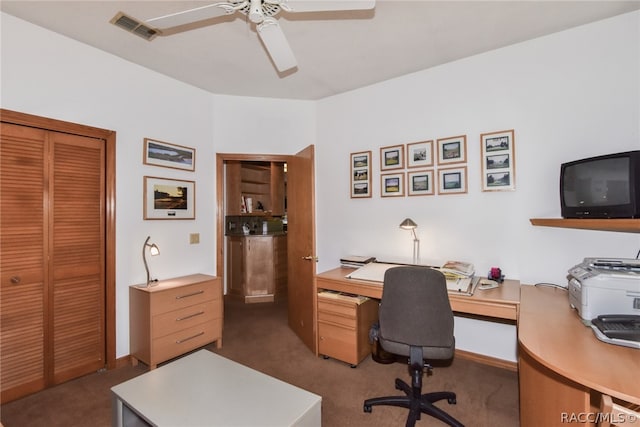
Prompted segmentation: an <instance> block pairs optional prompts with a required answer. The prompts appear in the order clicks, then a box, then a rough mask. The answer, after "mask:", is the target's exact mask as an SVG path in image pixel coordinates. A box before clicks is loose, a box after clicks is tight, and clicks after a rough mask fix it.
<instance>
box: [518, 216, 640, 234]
mask: <svg viewBox="0 0 640 427" xmlns="http://www.w3.org/2000/svg"><path fill="white" fill-rule="evenodd" d="M529 221H531V224H532V225H536V226H542V227H558V228H579V229H582V230H601V231H620V232H625V233H640V219H584V218H580V219H577V218H576V219H573V218H572V219H565V218H531V219H530V220H529Z"/></svg>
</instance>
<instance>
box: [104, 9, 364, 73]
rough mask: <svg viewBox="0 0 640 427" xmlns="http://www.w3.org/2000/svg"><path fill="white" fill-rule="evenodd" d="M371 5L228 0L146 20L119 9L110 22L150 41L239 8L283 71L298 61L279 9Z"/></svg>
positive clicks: (295, 10) (303, 10)
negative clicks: (280, 18)
mask: <svg viewBox="0 0 640 427" xmlns="http://www.w3.org/2000/svg"><path fill="white" fill-rule="evenodd" d="M374 6H375V0H228V1H222V2H217V3H211V4H207V5H205V6H201V7H196V8H193V9H187V10H183V11H180V12H176V13H171V14H168V15H164V16H159V17H156V18H151V19H146V20H138V19H136V18H133V17H131V16H128V15H126V14H124V13H123V12H119V13H118V14H116V16H114V17H113V18H112V19H111V21H110V22H111V23H112V24H114V25H116V26H118V27H120V28H123V29H125V30H127V31H129V32H131V33H134V34H136V35H138V36H140V37H143V38H145V39H147V40H149V41H151V40H153V39H154V38H155V37H156V36H168V35H171V34H176V33H177V32H180V31H178V29H179V28H180V27H183V26H187V25H188V24H193V23H195V22H200V21H204V20H206V19H211V18H215V17H218V16H222V15H232V14H234V13H237V12H239V13H241V14H244V15H246V16H247V17H248V18H249V20H250V21H251V22H253V23H254V24H256V30H257V32H258V36H259V37H260V39H261V40H262V43H263V44H264V47H265V49H266V50H267V53H268V54H269V56H270V57H271V59H272V60H273V63H274V65H275V67H276V68H277V70H278V71H280V72H282V71H286V70H289V69H291V68H295V67H296V66H297V62H296V58H295V56H294V54H293V51H292V50H291V47H290V46H289V42H288V41H287V39H286V37H285V35H284V33H283V31H282V29H281V28H280V25H279V24H278V21H277V19H276V18H275V16H276V15H277V14H278V13H280V12H281V11H283V12H287V13H295V12H328V11H341V10H364V9H373V7H374ZM183 28H186V27H183ZM186 29H189V28H186Z"/></svg>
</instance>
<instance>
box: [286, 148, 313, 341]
mask: <svg viewBox="0 0 640 427" xmlns="http://www.w3.org/2000/svg"><path fill="white" fill-rule="evenodd" d="M313 165H314V147H313V145H310V146H309V147H307V148H305V149H304V150H302V151H300V152H299V153H297V154H296V155H294V156H291V158H290V159H289V161H288V170H287V174H288V177H287V207H288V209H287V220H288V225H287V240H288V243H287V244H288V247H287V251H288V276H289V280H288V304H289V307H288V310H289V327H290V328H291V329H292V330H293V331H294V332H295V333H296V335H298V337H300V339H301V340H302V341H303V342H304V343H305V345H306V346H307V347H309V349H311V351H313V352H314V353H315V352H316V339H315V328H316V326H315V318H316V316H315V307H316V295H314V292H313V280H314V277H315V275H316V242H315V204H314V202H315V180H314V173H315V172H314V167H313Z"/></svg>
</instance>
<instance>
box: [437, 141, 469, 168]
mask: <svg viewBox="0 0 640 427" xmlns="http://www.w3.org/2000/svg"><path fill="white" fill-rule="evenodd" d="M437 145H438V165H450V164H454V163H466V162H467V136H466V135H459V136H452V137H449V138H441V139H438V140H437Z"/></svg>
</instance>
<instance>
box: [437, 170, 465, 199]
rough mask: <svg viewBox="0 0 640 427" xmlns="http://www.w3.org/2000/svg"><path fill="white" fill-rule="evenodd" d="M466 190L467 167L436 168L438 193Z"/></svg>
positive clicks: (458, 192) (463, 191)
mask: <svg viewBox="0 0 640 427" xmlns="http://www.w3.org/2000/svg"><path fill="white" fill-rule="evenodd" d="M466 192H467V167H466V166H462V167H456V168H444V169H438V194H461V193H466Z"/></svg>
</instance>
